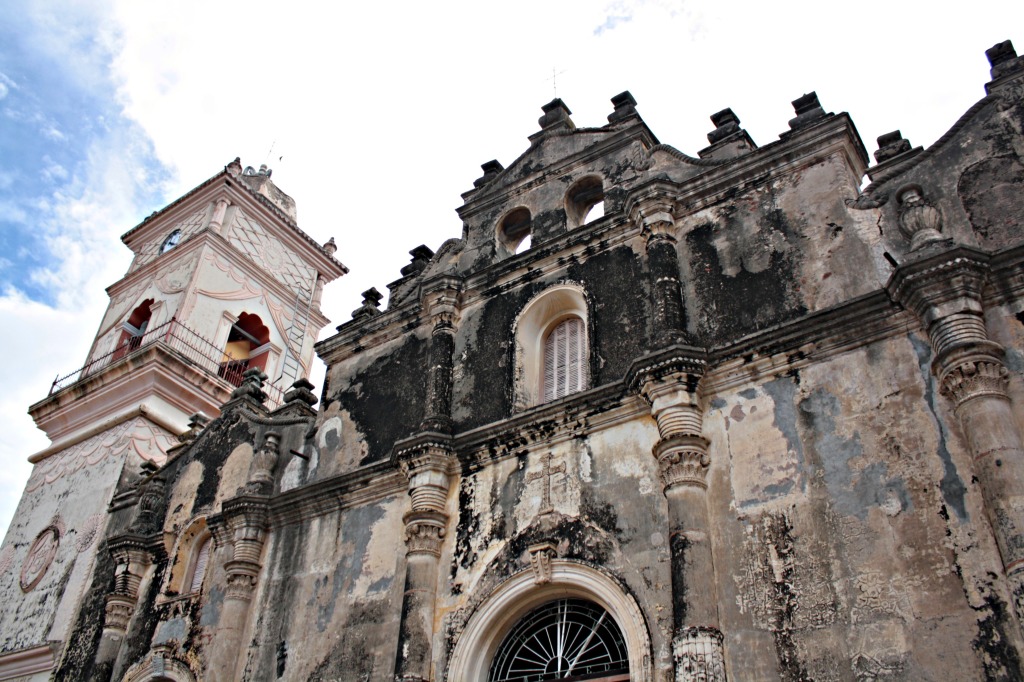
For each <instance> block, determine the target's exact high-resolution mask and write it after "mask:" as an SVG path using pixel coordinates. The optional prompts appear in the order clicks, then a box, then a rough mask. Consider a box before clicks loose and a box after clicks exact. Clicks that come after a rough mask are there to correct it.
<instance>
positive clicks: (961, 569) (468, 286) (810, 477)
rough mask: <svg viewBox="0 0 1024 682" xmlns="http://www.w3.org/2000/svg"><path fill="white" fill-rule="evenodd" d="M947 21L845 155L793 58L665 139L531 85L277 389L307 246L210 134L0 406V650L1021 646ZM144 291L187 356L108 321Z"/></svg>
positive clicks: (771, 671) (1021, 382) (1006, 400)
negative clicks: (11, 420) (96, 293)
mask: <svg viewBox="0 0 1024 682" xmlns="http://www.w3.org/2000/svg"><path fill="white" fill-rule="evenodd" d="M987 55H988V58H989V61H990V63H991V67H992V71H991V74H992V79H991V81H990V82H989V83H987V84H986V85H985V92H986V95H985V97H983V98H982V99H981V100H980V101H979V102H978V103H977V104H975V105H974V106H973V107H972V108H971V109H970V110H968V111H967V112H966V113H965V114H964V115H963V116H962V117H961V118H960V119H959V120H958V121H956V122H955V124H954V125H953V126H952V128H951V129H950V130H949V132H948V133H947V134H946V135H944V136H943V137H942V138H941V139H939V140H938V141H937V142H936V143H935V144H933V145H932V146H931V147H929V148H927V149H923V148H920V147H916V148H915V147H913V146H912V145H911V143H910V142H909V141H908V140H906V139H904V138H903V137H902V136H901V135H900V134H899V132H898V131H896V132H893V133H891V134H888V135H884V136H882V137H881V138H879V140H878V145H879V148H878V150H877V151H875V152H874V161H875V162H874V163H873V164H872V163H871V162H870V158H869V155H868V153H867V150H866V149H865V147H864V145H863V143H862V141H861V139H860V137H859V135H858V133H857V130H856V128H855V127H854V125H853V122H852V120H851V118H850V117H849V115H847V114H845V113H839V114H835V113H829V112H827V110H826V108H825V106H824V105H823V103H821V102H819V100H818V98H817V96H816V95H815V94H814V93H810V94H806V95H803V96H802V97H800V98H798V99H796V100H795V101H794V102H793V105H794V110H795V112H794V118H793V119H792V120H791V121H790V122H789V130H787V131H785V132H784V133H782V134H781V135H780V136H779V139H778V140H776V141H773V142H771V143H769V144H765V145H763V146H758V145H756V144H755V143H754V141H753V140H752V139H751V138H750V136H749V135H748V134H747V133H746V131H745V130H744V129H743V128H742V127H741V126H740V121H739V119H738V117H737V116H736V115H735V114H734V113H733V112H732V111H731V110H729V109H726V110H723V111H720V112H718V113H717V114H715V115H714V116H712V122H713V123H714V125H715V129H714V130H713V131H712V132H711V133H709V134H708V140H709V143H710V144H709V146H708V147H706V148H705V149H703V150H701V151H700V152H699V153H698V155H697V156H689V155H687V154H684V153H682V152H680V151H679V150H677V149H675V148H673V147H671V146H669V145H667V144H663V143H661V142H660V141H659V140H658V139H657V138H656V137H655V135H654V133H653V132H652V131H651V130H650V129H649V128H648V127H647V125H646V124H645V123H644V121H643V120H642V118H641V117H640V115H639V114H638V112H637V103H636V102H635V100H634V99H633V97H632V96H631V95H630V94H629V93H628V92H627V93H622V94H620V95H618V96H616V97H614V98H613V99H612V112H611V113H610V115H609V116H608V123H607V125H604V126H601V127H597V128H578V127H576V125H575V123H574V122H573V120H572V118H571V112H570V111H569V109H568V107H566V105H565V104H564V103H563V102H561V101H560V100H557V99H556V100H554V101H552V102H550V103H549V104H547V105H545V106H544V107H543V116H542V117H541V119H540V121H539V130H537V131H536V132H534V133H533V134H532V135H530V137H529V148H528V149H527V150H526V151H525V152H524V153H523V154H522V155H521V156H520V157H519V158H518V159H516V160H515V161H514V162H512V163H511V164H510V165H509V166H508V167H507V168H506V167H503V166H502V164H500V163H498V162H497V161H491V162H488V163H486V164H484V165H483V167H482V170H483V174H482V175H481V177H480V178H478V179H477V180H476V181H475V182H474V183H473V188H472V189H470V190H469V191H467V192H466V193H465V194H464V195H463V199H464V204H463V205H462V207H461V208H459V209H458V213H459V216H460V218H461V220H462V223H463V233H462V235H461V237H460V238H457V239H450V240H448V241H447V242H445V243H444V244H442V245H441V246H440V248H438V249H437V251H436V252H434V251H433V250H431V249H429V248H427V247H426V246H419V247H416V248H415V249H413V250H412V251H411V252H410V255H411V257H412V258H411V261H410V262H409V263H408V264H407V265H405V266H404V267H403V268H402V269H401V276H400V277H399V279H397V280H396V281H394V282H392V283H391V284H389V285H388V288H389V290H390V294H389V296H388V301H387V306H386V308H384V309H382V308H381V301H382V300H383V298H384V297H383V295H382V294H381V293H380V292H379V291H377V290H376V289H370V290H368V291H366V292H364V294H363V296H364V300H363V303H362V305H361V306H360V307H359V308H358V309H356V310H355V311H353V314H352V319H351V320H349V321H347V322H345V323H343V324H341V325H340V326H339V327H338V331H337V333H336V334H335V335H333V336H331V337H329V338H327V339H325V340H323V341H320V342H319V343H317V344H316V346H315V350H316V353H317V354H318V355H319V356H320V358H322V359H323V361H324V362H325V363H326V364H327V366H328V370H327V375H326V379H325V382H324V386H323V387H322V388H321V390H320V395H319V398H318V396H317V395H315V394H314V393H313V389H314V387H313V386H312V385H311V384H309V382H308V381H306V380H305V379H304V378H303V377H304V376H305V375H306V372H305V371H304V370H305V369H306V368H308V363H309V362H310V360H311V352H312V348H313V346H312V341H311V339H313V338H315V336H316V334H317V332H318V331H319V329H320V328H322V327H323V326H324V325H325V324H326V319H325V318H323V316H322V315H321V314H320V312H319V293H318V292H319V288H320V287H322V285H323V284H324V283H326V282H328V281H330V280H332V279H334V278H336V277H338V276H340V275H342V274H343V273H344V266H342V265H341V264H340V263H339V262H337V261H336V260H335V259H334V257H333V253H334V246H333V243H329V244H327V245H323V246H320V245H316V244H313V243H312V242H311V241H309V240H308V238H306V239H303V238H304V235H303V234H302V233H301V232H300V231H299V230H298V228H297V226H296V225H295V222H294V207H293V205H291V204H289V201H290V200H288V199H287V197H286V196H284V195H283V194H281V193H280V191H279V190H277V189H276V187H274V186H273V183H272V182H271V181H270V179H269V173H266V172H265V171H261V172H256V171H250V170H246V171H242V170H241V166H240V165H229V166H228V167H227V168H226V169H225V171H224V173H223V174H220V175H218V176H215V177H214V178H213V179H211V180H210V181H208V182H207V183H205V184H204V185H201V186H200V187H199V188H197V189H196V190H194V191H193V192H192V193H190V194H189V195H186V197H183V198H182V199H180V200H179V201H178V202H175V203H174V204H172V205H171V206H169V207H168V208H166V209H164V210H163V211H161V212H160V213H158V214H156V215H154V216H151V218H150V219H147V221H145V222H144V223H143V224H142V225H140V226H139V227H137V228H135V229H134V230H132V231H131V232H129V233H128V234H127V235H125V241H126V243H127V244H128V245H129V247H131V248H133V250H135V251H136V253H137V258H136V261H135V263H133V266H132V270H131V271H130V272H129V274H128V275H127V276H126V278H125V279H124V280H122V282H121V283H119V284H118V285H115V286H114V287H112V288H111V296H112V304H111V309H110V312H109V313H108V316H107V319H105V320H104V322H103V325H101V330H100V334H99V335H98V337H97V343H96V346H95V348H94V349H93V351H92V353H91V355H90V363H94V364H95V365H96V369H91V368H90V366H89V365H87V367H86V368H85V369H83V370H82V372H81V373H80V374H76V375H74V376H73V377H71V378H70V379H69V380H68V384H67V385H66V386H64V385H58V386H55V390H54V391H53V392H52V394H51V396H49V397H48V398H47V399H46V400H44V401H41V402H40V403H38V404H37V405H35V406H33V408H32V410H33V414H34V415H35V416H36V419H37V421H39V422H40V424H41V425H44V424H48V423H53V424H60V425H61V428H64V429H65V430H67V429H72V430H73V437H72V436H71V435H68V436H65V437H64V439H63V440H61V435H60V433H58V434H57V436H55V437H54V446H53V447H51V448H50V449H49V450H47V451H44V452H43V453H39V454H37V455H36V456H34V461H36V473H33V479H32V481H30V483H29V486H28V489H27V490H26V494H25V497H24V498H23V500H22V506H21V507H20V508H19V512H18V517H17V519H16V521H15V523H14V525H12V529H11V531H10V532H9V534H8V537H7V539H6V540H5V544H4V546H3V549H2V550H0V594H2V598H3V602H2V603H3V606H0V618H2V620H0V624H2V634H0V679H13V678H15V677H17V676H19V675H20V677H19V679H33V680H34V679H50V678H52V679H68V680H71V679H89V680H104V681H106V680H123V681H128V682H136V681H140V680H178V681H185V680H188V681H191V680H211V681H221V680H224V681H227V680H275V679H282V680H389V681H390V680H404V681H408V682H413V681H418V682H422V681H427V680H437V681H440V680H450V681H452V682H485V681H486V682H512V681H516V682H540V681H542V680H602V681H604V682H613V681H618V682H621V681H624V680H638V681H646V682H655V681H657V682H667V681H669V680H675V681H688V680H881V679H892V680H920V679H940V678H941V679H945V678H953V679H963V680H1017V679H1021V678H1022V677H1024V660H1022V657H1024V629H1022V623H1024V444H1022V436H1021V434H1022V430H1024V410H1022V407H1021V406H1022V405H1024V374H1022V372H1024V58H1021V57H1017V55H1016V53H1015V52H1014V50H1013V47H1012V45H1010V43H1009V42H1005V43H1001V44H998V45H996V46H994V47H993V48H991V49H990V50H988V51H987ZM865 175H867V176H868V177H869V178H870V184H868V185H867V186H866V187H864V188H861V185H862V178H863V177H864V176H865ZM260 178H262V179H260ZM289 206H291V213H289V212H288V210H289ZM239 216H241V218H240V217H239ZM247 216H249V217H248V218H246V217H247ZM243 218H246V220H243ZM190 221H191V222H190ZM190 226H191V227H190ZM228 226H230V227H228ZM175 234H177V235H178V236H177V237H175V236H174V235H175ZM242 234H245V235H247V236H246V237H245V238H243V237H242V236H240V235H242ZM172 242H173V243H172ZM191 254H195V256H194V263H195V265H193V266H189V267H185V264H186V263H192V262H193V261H192V260H189V258H193V256H192V255H191ZM178 270H181V273H180V276H179V277H177V279H175V282H179V283H180V287H179V286H178V285H176V284H173V283H172V282H171V278H172V275H173V274H174V273H176V272H178ZM189 273H199V274H196V275H194V276H193V275H192V274H189ZM296 273H299V274H296ZM190 278H191V279H190ZM199 280H202V282H205V283H202V284H196V285H195V286H191V285H190V284H189V282H194V281H199ZM217 282H219V283H220V284H219V285H216V283H217ZM232 282H233V284H230V283H232ZM161 283H162V284H161ZM260 287H262V289H260V291H265V292H267V293H268V295H257V293H255V290H256V289H258V288H260ZM179 291H180V292H183V293H181V294H180V300H179V298H177V297H178V296H179V294H178V293H177V292H179ZM122 292H124V293H123V295H122ZM188 292H192V293H191V294H190V293H188ZM270 293H272V294H273V295H269V294H270ZM190 295H191V296H192V298H191V299H190V298H189V296H190ZM147 301H148V303H147ZM258 304H259V305H265V306H267V307H266V308H259V309H257V308H256V307H255V306H257V305H258ZM303 304H304V305H303ZM190 306H191V307H190ZM161 310H162V311H166V312H162V313H161V312H160V311H161ZM154 311H156V312H154ZM171 311H180V312H177V313H172V312H171ZM300 311H303V312H300ZM160 315H163V317H161V316H160ZM252 318H256V319H255V320H253V319H252ZM186 319H187V320H189V321H190V322H192V324H191V326H189V328H190V329H193V330H194V331H195V332H196V336H197V337H200V338H202V339H204V340H206V339H208V340H209V341H208V342H207V343H208V344H209V345H210V346H212V347H213V348H215V349H216V350H215V351H214V352H213V353H212V356H213V360H214V361H215V363H214V364H213V365H204V362H205V360H204V359H203V358H204V357H206V356H202V357H199V356H196V355H188V353H187V352H186V351H185V350H184V347H183V346H173V345H172V344H171V343H170V342H169V341H167V340H166V339H167V338H170V337H160V340H159V341H158V342H156V341H154V342H151V341H147V338H146V334H148V333H150V332H148V331H147V330H149V329H154V328H159V329H164V325H163V324H161V323H162V322H163V321H164V320H171V321H180V320H186ZM204 325H205V326H204ZM164 333H166V330H165V332H164ZM199 345H200V347H203V348H205V346H201V344H199ZM99 358H103V361H102V362H98V363H97V360H98V359H99ZM289 358H290V359H291V360H289ZM147 363H149V364H147ZM150 365H155V366H159V367H161V368H162V369H161V370H160V371H161V372H163V373H164V374H167V375H169V376H173V381H172V380H171V379H170V378H168V379H165V380H163V383H161V382H160V381H158V380H157V379H153V380H152V381H149V383H146V382H141V381H138V380H134V381H130V379H131V377H133V376H134V377H136V378H138V377H142V376H145V375H144V374H143V372H144V371H146V368H147V367H150ZM167 368H170V369H167ZM153 371H154V372H156V371H157V370H153ZM122 377H124V378H123V379H122ZM183 377H184V378H183ZM118 382H121V383H118ZM128 385H131V386H134V387H136V388H134V389H132V390H136V391H143V389H145V390H146V391H149V393H147V394H146V395H153V396H157V397H158V398H159V400H157V398H153V399H151V400H149V402H146V401H143V402H142V405H143V406H147V405H149V406H151V407H147V409H146V410H142V409H135V408H134V407H133V408H132V409H131V410H128V408H126V407H124V406H125V405H127V404H128V402H137V398H132V399H131V401H127V399H122V398H121V397H120V396H122V395H123V394H125V392H126V391H128V389H127V388H126V387H127V386H128ZM182 386H188V387H190V388H188V393H187V395H186V394H185V393H183V391H184V389H183V388H182ZM133 395H134V394H133ZM178 395H182V396H184V397H181V398H173V397H172V396H178ZM126 401H127V402H126ZM189 401H192V402H189ZM158 404H159V406H163V405H165V404H166V405H173V406H174V407H175V409H176V410H177V411H176V412H172V411H171V410H170V408H169V407H168V408H161V409H164V410H165V412H166V414H169V415H171V417H167V418H163V419H164V420H163V421H158V418H157V417H152V416H151V415H155V414H158V413H160V409H158V408H157V407H154V406H156V405H158ZM191 405H194V406H195V407H194V408H193V411H195V412H199V411H202V412H205V413H206V414H208V415H210V416H214V415H216V416H215V418H213V419H207V418H204V417H202V416H199V415H197V416H194V417H193V418H192V419H191V421H190V422H189V423H188V424H185V423H182V420H183V415H185V414H186V413H187V412H188V410H186V407H188V406H191ZM76 410H77V412H76ZM118 410H120V411H118ZM133 410H134V411H133ZM122 413H123V414H128V415H130V416H129V417H125V418H124V419H122V420H121V421H120V422H118V421H117V419H115V418H114V417H115V416H117V415H121V414H122ZM161 414H162V413H161ZM51 415H52V416H51ZM67 415H70V416H67ZM172 417H173V418H172ZM47 419H49V421H47ZM131 419H135V420H142V422H144V423H145V425H148V424H156V426H154V427H152V428H151V430H152V432H153V433H154V434H156V435H154V437H153V439H154V441H155V443H156V444H155V445H154V446H153V448H154V449H153V451H152V454H151V456H146V455H141V451H140V450H139V447H138V446H133V447H132V448H127V447H126V448H125V449H124V452H125V454H116V453H117V452H118V451H117V448H116V447H113V446H112V445H110V444H111V443H114V442H120V441H117V439H116V438H115V436H118V437H120V436H119V435H118V434H114V433H112V432H111V431H110V428H127V427H123V426H116V427H110V426H109V424H111V423H116V424H127V423H135V422H131V421H126V420H131ZM175 419H176V420H177V421H175ZM69 424H70V425H71V426H69ZM157 427H159V429H157ZM44 428H46V426H45V425H44ZM147 428H150V427H149V426H147ZM48 432H49V431H48ZM61 433H63V432H61ZM51 435H52V434H51ZM172 437H173V439H172ZM75 438H77V439H78V440H74V439H75ZM95 438H100V439H101V440H102V439H106V440H102V442H101V444H100V445H99V446H97V448H96V450H95V454H86V453H85V452H84V450H83V449H82V446H81V444H82V443H90V442H92V441H91V440H90V439H95ZM72 441H74V442H72ZM132 442H135V441H132ZM76 448H78V449H76ZM90 452H93V451H90ZM69 453H70V454H69ZM55 457H57V458H59V457H63V458H65V459H64V460H60V459H58V460H56V461H65V460H66V463H65V464H61V465H60V467H56V466H55V465H54V464H48V462H50V461H51V460H53V459H54V458H55ZM143 461H145V464H144V465H143V466H140V464H142V463H143ZM61 467H62V468H61ZM58 468H59V469H60V475H57V473H54V472H56V471H57V469H58ZM100 470H102V475H101V474H100V473H96V472H100ZM37 474H38V475H37ZM89 476H92V477H93V478H87V477H89ZM93 480H96V481H103V486H96V485H95V484H94V483H93ZM62 486H63V487H62ZM69 500H70V503H72V504H73V505H74V508H73V509H69V507H68V504H69ZM51 517H52V518H51ZM87 519H92V520H91V521H88V523H89V524H91V525H88V526H87V525H85V524H86V520H87ZM87 537H88V541H86V538H87ZM19 666H20V667H19ZM5 675H6V677H5Z"/></svg>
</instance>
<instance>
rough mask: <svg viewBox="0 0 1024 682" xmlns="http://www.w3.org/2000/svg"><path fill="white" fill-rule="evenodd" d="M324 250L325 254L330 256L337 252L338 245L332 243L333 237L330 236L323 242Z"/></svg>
mask: <svg viewBox="0 0 1024 682" xmlns="http://www.w3.org/2000/svg"><path fill="white" fill-rule="evenodd" d="M324 251H326V252H327V255H328V256H330V257H332V258H333V257H334V254H336V253H337V252H338V245H337V244H336V243H334V237H331V238H330V239H328V240H327V241H326V242H324Z"/></svg>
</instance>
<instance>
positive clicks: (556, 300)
mask: <svg viewBox="0 0 1024 682" xmlns="http://www.w3.org/2000/svg"><path fill="white" fill-rule="evenodd" d="M515 338H516V346H515V353H516V355H515V367H516V370H515V371H516V374H515V401H516V402H515V406H516V409H525V408H527V407H530V406H532V405H538V404H541V403H545V402H549V401H551V400H556V399H558V398H561V397H563V396H567V395H570V394H572V393H576V392H578V391H582V390H584V389H586V388H587V387H588V386H589V384H590V376H589V369H590V351H589V346H588V343H587V303H586V300H585V299H584V298H583V290H582V289H581V288H580V287H579V286H577V285H575V284H559V285H556V286H553V287H551V288H550V289H548V290H546V291H544V292H543V293H541V294H540V295H538V296H536V297H535V298H534V299H533V300H532V301H530V302H529V303H527V304H526V307H524V308H523V312H522V313H520V315H519V319H517V320H516V326H515Z"/></svg>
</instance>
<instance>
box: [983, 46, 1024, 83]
mask: <svg viewBox="0 0 1024 682" xmlns="http://www.w3.org/2000/svg"><path fill="white" fill-rule="evenodd" d="M985 56H986V57H988V63H989V64H990V65H991V66H992V71H991V73H992V80H993V81H994V80H998V79H1000V78H1002V77H1003V76H1005V75H1007V74H1009V73H1011V72H1014V71H1024V58H1021V57H1018V56H1017V51H1016V50H1014V49H1013V43H1011V42H1010V41H1009V40H1004V41H1003V42H1001V43H996V44H995V45H993V46H992V47H990V48H988V49H987V50H985Z"/></svg>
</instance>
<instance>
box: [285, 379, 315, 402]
mask: <svg viewBox="0 0 1024 682" xmlns="http://www.w3.org/2000/svg"><path fill="white" fill-rule="evenodd" d="M284 401H285V402H286V403H305V404H306V405H309V406H310V407H312V406H313V405H316V403H317V397H316V395H314V393H313V384H311V383H310V382H309V381H308V380H307V379H305V378H303V379H299V380H298V381H296V382H295V383H294V384H292V387H291V389H289V390H288V392H286V393H285V394H284Z"/></svg>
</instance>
